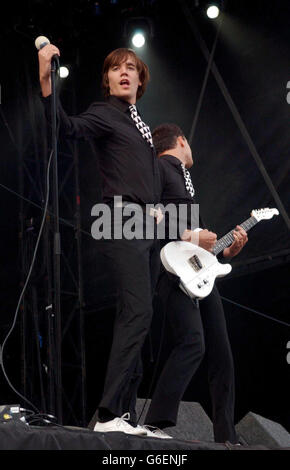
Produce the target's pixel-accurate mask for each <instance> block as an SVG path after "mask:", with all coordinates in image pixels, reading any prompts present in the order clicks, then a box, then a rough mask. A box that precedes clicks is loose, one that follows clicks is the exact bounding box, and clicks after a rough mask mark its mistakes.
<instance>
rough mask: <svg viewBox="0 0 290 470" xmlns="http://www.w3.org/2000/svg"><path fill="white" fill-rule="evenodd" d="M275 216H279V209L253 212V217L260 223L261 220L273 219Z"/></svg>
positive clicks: (267, 208) (266, 208)
mask: <svg viewBox="0 0 290 470" xmlns="http://www.w3.org/2000/svg"><path fill="white" fill-rule="evenodd" d="M274 215H279V211H278V209H276V208H275V209H269V207H265V208H264V209H255V210H253V211H252V212H251V216H252V217H255V219H256V220H257V221H258V222H260V220H267V219H272V217H273V216H274Z"/></svg>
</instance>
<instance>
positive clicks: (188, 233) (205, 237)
mask: <svg viewBox="0 0 290 470" xmlns="http://www.w3.org/2000/svg"><path fill="white" fill-rule="evenodd" d="M181 240H183V241H185V242H191V243H193V244H194V245H198V246H200V247H201V248H203V249H204V250H207V251H210V252H211V251H212V249H213V247H214V245H215V244H216V241H217V235H216V233H213V232H209V231H208V230H207V229H205V230H199V231H193V230H185V231H184V232H183V234H182V237H181Z"/></svg>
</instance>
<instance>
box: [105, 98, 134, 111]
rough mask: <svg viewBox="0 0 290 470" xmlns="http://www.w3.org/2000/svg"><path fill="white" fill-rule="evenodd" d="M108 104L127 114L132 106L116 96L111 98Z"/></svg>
mask: <svg viewBox="0 0 290 470" xmlns="http://www.w3.org/2000/svg"><path fill="white" fill-rule="evenodd" d="M108 103H110V104H111V105H113V106H115V107H116V108H118V109H119V110H120V111H122V112H123V113H125V112H126V111H127V110H128V109H129V106H130V103H128V102H127V101H125V100H121V99H120V98H118V97H117V96H114V95H110V96H109V98H108Z"/></svg>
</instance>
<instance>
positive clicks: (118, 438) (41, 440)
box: [0, 421, 269, 463]
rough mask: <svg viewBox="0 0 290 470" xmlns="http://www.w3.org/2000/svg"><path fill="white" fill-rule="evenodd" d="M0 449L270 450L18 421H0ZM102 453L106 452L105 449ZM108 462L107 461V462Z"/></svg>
mask: <svg viewBox="0 0 290 470" xmlns="http://www.w3.org/2000/svg"><path fill="white" fill-rule="evenodd" d="M0 450H90V451H92V450H95V451H168V452H169V453H171V451H173V450H176V451H184V450H185V451H194V450H213V451H220V450H228V451H229V450H235V451H237V450H238V451H241V450H269V449H267V448H266V447H264V446H255V447H251V446H247V447H245V446H233V445H231V444H228V443H225V444H217V443H213V442H200V441H183V440H179V439H157V438H154V437H141V436H131V435H128V434H124V433H122V432H120V433H119V432H110V433H98V432H94V431H91V430H89V429H86V428H77V427H70V426H55V425H53V426H28V425H27V424H25V423H23V422H21V421H9V422H5V423H2V424H0ZM104 455H105V453H104ZM108 463H109V462H108Z"/></svg>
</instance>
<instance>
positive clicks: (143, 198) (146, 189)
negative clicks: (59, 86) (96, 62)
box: [38, 44, 161, 437]
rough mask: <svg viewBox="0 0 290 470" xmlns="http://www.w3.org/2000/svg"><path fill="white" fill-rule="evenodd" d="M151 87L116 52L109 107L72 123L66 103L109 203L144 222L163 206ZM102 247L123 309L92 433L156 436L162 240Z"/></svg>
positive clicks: (45, 55) (64, 119) (44, 53)
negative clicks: (147, 97)
mask: <svg viewBox="0 0 290 470" xmlns="http://www.w3.org/2000/svg"><path fill="white" fill-rule="evenodd" d="M55 55H57V56H60V51H59V49H58V48H57V47H56V46H54V45H53V44H46V45H45V46H44V47H41V49H40V50H39V53H38V57H39V79H40V85H41V91H42V96H43V98H42V100H43V103H44V106H45V112H46V116H47V119H48V121H49V122H50V121H51V116H50V100H51V60H52V58H53V56H55ZM148 81H149V70H148V67H147V65H146V64H145V63H144V62H143V61H142V60H141V59H140V58H139V57H138V56H137V55H136V54H135V52H134V51H133V50H131V49H124V48H122V49H116V50H114V51H112V52H111V53H110V54H109V55H108V56H107V57H106V58H105V61H104V64H103V72H102V87H103V91H104V98H105V99H104V101H103V102H95V103H92V104H91V106H90V107H89V108H88V109H87V110H86V111H85V112H83V113H81V114H79V115H78V116H68V115H67V114H66V112H65V111H64V109H63V107H62V105H61V103H58V120H59V126H60V135H61V136H65V137H70V138H72V137H73V138H82V137H86V138H92V139H93V142H94V144H95V145H97V147H98V150H99V152H98V154H99V155H101V157H100V170H101V176H102V194H103V202H104V203H106V204H109V205H112V206H113V204H114V196H121V198H122V201H123V205H128V204H130V203H138V204H139V205H141V206H142V207H143V208H144V223H145V220H146V217H145V215H146V213H145V210H146V209H145V206H146V204H154V205H155V204H156V203H158V202H159V197H160V181H159V170H158V163H157V158H156V154H155V150H154V147H153V143H152V137H151V132H150V129H149V127H148V126H147V125H146V124H145V123H144V122H143V121H142V120H141V117H140V116H139V113H138V109H137V108H136V106H135V104H136V101H137V100H138V99H139V98H141V97H142V96H143V94H144V92H145V89H146V86H147V84H148ZM119 210H120V211H122V207H121V208H119ZM113 213H114V211H112V214H113ZM124 222H125V221H124ZM124 222H123V223H124ZM113 223H114V220H112V224H113ZM155 223H156V222H155ZM113 226H114V225H113ZM144 233H146V231H145V230H144ZM98 243H99V244H100V247H101V249H102V250H104V253H105V254H106V255H107V256H109V258H110V259H111V265H112V267H113V268H114V275H115V280H116V286H117V309H116V319H115V325H114V336H113V342H112V348H111V352H110V357H109V362H108V367H107V373H106V378H105V384H104V391H103V396H102V399H101V402H100V403H99V406H98V409H97V412H96V413H95V415H94V417H93V418H92V421H91V423H90V427H93V428H94V430H95V431H98V432H107V431H110V432H112V431H118V432H120V431H121V432H125V433H128V434H138V435H148V432H149V431H146V429H145V428H143V427H141V426H137V423H136V418H137V416H136V411H135V401H136V395H137V389H138V385H139V383H140V381H141V378H142V363H141V348H142V345H143V343H144V340H145V337H146V335H147V333H148V330H149V327H150V323H151V317H152V313H153V308H152V292H153V290H154V287H155V282H156V279H157V277H158V273H159V247H158V245H157V238H156V237H155V239H154V240H152V239H151V240H147V239H142V240H139V239H133V240H126V239H125V238H124V237H123V239H121V240H119V239H116V240H114V238H112V239H111V240H102V241H99V242H98ZM96 374H97V370H96ZM157 433H158V430H157ZM150 435H152V433H151V434H150ZM156 437H161V436H158V434H156Z"/></svg>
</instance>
